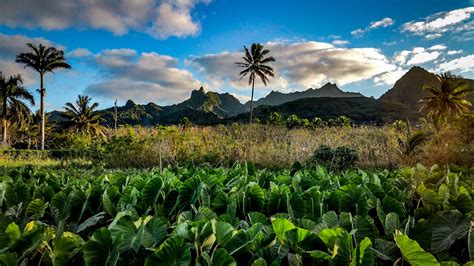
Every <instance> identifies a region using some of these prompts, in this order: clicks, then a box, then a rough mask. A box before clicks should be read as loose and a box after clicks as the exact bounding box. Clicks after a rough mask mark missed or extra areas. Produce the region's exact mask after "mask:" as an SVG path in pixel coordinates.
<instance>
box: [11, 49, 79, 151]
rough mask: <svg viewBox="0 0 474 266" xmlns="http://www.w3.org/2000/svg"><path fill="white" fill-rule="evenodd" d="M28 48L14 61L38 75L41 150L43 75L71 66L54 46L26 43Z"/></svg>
mask: <svg viewBox="0 0 474 266" xmlns="http://www.w3.org/2000/svg"><path fill="white" fill-rule="evenodd" d="M26 45H27V46H28V48H30V50H31V52H27V53H20V54H19V55H17V56H16V62H17V63H20V64H23V65H25V68H26V67H29V68H32V69H33V70H35V71H36V72H38V73H39V75H40V89H39V90H38V91H39V93H40V96H41V104H40V115H41V127H40V135H41V150H44V142H45V134H44V127H45V123H46V120H45V113H44V98H45V97H46V89H45V87H44V75H45V74H46V73H48V72H51V73H53V72H54V71H55V70H57V69H61V68H66V69H68V68H71V66H70V65H69V64H68V63H66V58H65V57H64V52H63V51H61V50H58V49H56V48H55V47H47V46H44V45H43V44H40V45H38V46H36V45H34V44H32V43H27V44H26Z"/></svg>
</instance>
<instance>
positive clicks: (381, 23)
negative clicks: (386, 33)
mask: <svg viewBox="0 0 474 266" xmlns="http://www.w3.org/2000/svg"><path fill="white" fill-rule="evenodd" d="M394 23H395V21H394V20H393V19H391V18H383V19H382V20H379V21H374V22H371V23H370V26H369V28H370V29H376V28H386V27H388V26H392V25H393V24H394Z"/></svg>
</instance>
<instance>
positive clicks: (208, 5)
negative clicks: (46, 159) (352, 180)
mask: <svg viewBox="0 0 474 266" xmlns="http://www.w3.org/2000/svg"><path fill="white" fill-rule="evenodd" d="M55 3H56V1H50V0H38V1H34V2H33V3H31V1H28V0H17V1H14V2H12V1H9V0H0V4H1V5H2V6H3V7H5V11H2V15H1V16H0V71H2V72H4V74H6V75H10V74H16V73H20V74H22V75H23V76H24V79H25V84H26V85H27V86H28V88H29V89H30V90H31V91H32V92H34V93H35V94H37V93H36V89H37V88H38V86H39V85H38V82H37V79H38V77H37V75H36V74H35V73H34V72H32V71H30V70H25V69H23V68H22V66H21V65H18V64H16V63H14V58H15V55H16V54H17V53H19V52H21V51H25V50H26V46H25V43H26V42H34V43H40V42H41V43H44V44H47V45H54V46H57V47H59V48H61V49H63V50H65V52H66V57H67V60H68V61H69V62H70V64H71V65H72V69H71V70H65V71H58V72H57V73H55V74H54V75H53V74H49V75H48V76H47V79H46V88H47V96H46V103H47V109H49V110H52V109H60V108H62V106H64V103H65V102H67V101H74V100H75V98H76V97H77V95H78V94H88V95H91V96H92V97H93V98H94V100H96V101H98V102H100V104H101V107H103V108H105V107H108V106H110V105H111V104H112V103H113V101H114V99H115V98H118V99H119V103H122V104H123V103H124V102H125V101H126V100H127V99H129V98H131V99H133V100H134V101H136V102H139V103H146V102H150V101H153V102H156V103H158V104H160V105H166V104H171V103H177V102H180V101H182V100H184V99H186V98H188V97H189V95H190V92H191V90H193V89H197V88H199V86H204V87H205V88H206V89H207V90H211V91H218V92H230V93H232V94H234V95H235V96H236V97H238V98H239V99H240V100H241V101H246V100H248V99H249V95H250V90H249V88H248V86H247V84H246V82H245V81H239V79H238V75H237V73H238V69H236V68H235V67H234V65H233V62H235V61H236V60H239V57H240V55H241V49H242V46H243V45H250V44H251V43H253V42H260V43H263V44H264V45H265V46H266V47H268V48H270V50H271V51H272V55H273V56H274V57H275V58H276V60H277V61H276V62H275V64H274V67H275V69H276V71H277V77H276V78H275V79H273V80H272V81H271V83H270V84H269V85H268V86H267V87H263V85H259V86H258V88H257V91H256V96H257V98H259V97H263V96H265V95H266V94H268V93H269V92H270V91H271V90H279V91H283V92H289V91H295V90H303V89H306V88H308V87H315V88H317V87H320V86H321V85H323V84H324V83H326V82H336V83H337V84H338V85H339V87H340V88H341V89H342V90H345V91H359V92H362V93H363V94H365V95H367V96H374V97H379V96H380V95H381V94H383V93H384V92H385V91H386V90H388V89H389V88H391V87H392V86H393V83H394V82H395V80H396V79H398V78H399V77H400V76H401V75H403V73H405V72H406V71H408V70H409V69H410V68H411V67H413V66H415V65H419V66H422V67H424V68H426V69H428V70H430V71H433V72H441V71H443V72H444V71H451V72H453V73H456V74H460V75H463V76H464V77H467V78H474V45H473V44H474V2H473V1H472V0H462V1H455V0H451V1H438V0H432V1H348V0H347V1H314V0H313V1H283V0H274V1H270V0H262V1H250V0H240V1H230V0H229V1H226V0H213V1H210V0H175V1H172V0H117V1H115V0H103V1H95V3H94V1H87V0H63V1H62V4H61V5H57V4H55Z"/></svg>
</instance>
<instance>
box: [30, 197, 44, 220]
mask: <svg viewBox="0 0 474 266" xmlns="http://www.w3.org/2000/svg"><path fill="white" fill-rule="evenodd" d="M46 208H48V203H44V201H43V200H42V199H35V200H33V201H31V202H30V204H28V207H26V214H27V215H29V216H30V219H32V220H38V219H40V218H42V217H43V215H44V212H45V210H46Z"/></svg>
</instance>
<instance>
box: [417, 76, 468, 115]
mask: <svg viewBox="0 0 474 266" xmlns="http://www.w3.org/2000/svg"><path fill="white" fill-rule="evenodd" d="M437 78H438V80H439V81H440V86H432V85H429V84H427V85H425V86H424V87H423V90H425V91H426V92H428V93H429V94H430V95H429V96H427V97H424V98H422V99H420V103H421V108H420V111H423V110H427V111H428V117H429V118H430V119H432V121H433V122H435V123H437V122H439V120H440V119H443V118H445V117H448V116H460V115H463V114H466V113H469V112H470V109H471V106H472V104H471V102H469V100H468V99H466V94H467V93H468V92H471V91H472V88H469V84H468V83H467V82H466V81H464V80H463V79H461V78H458V77H455V76H453V75H451V74H450V73H444V74H440V75H437Z"/></svg>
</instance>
